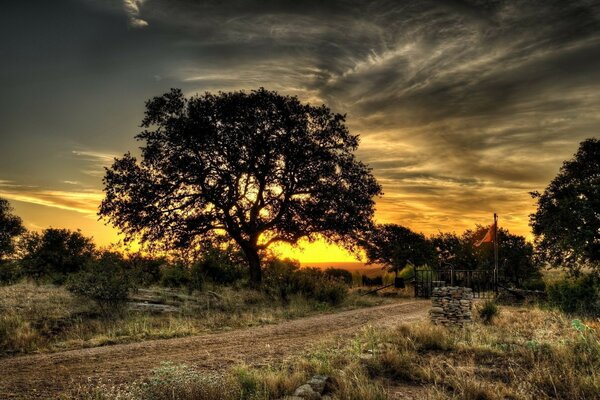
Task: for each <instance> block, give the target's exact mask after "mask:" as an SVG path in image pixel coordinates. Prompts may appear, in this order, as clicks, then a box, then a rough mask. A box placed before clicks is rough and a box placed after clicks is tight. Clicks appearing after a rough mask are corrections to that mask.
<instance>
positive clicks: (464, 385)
mask: <svg viewBox="0 0 600 400" xmlns="http://www.w3.org/2000/svg"><path fill="white" fill-rule="evenodd" d="M599 329H600V324H598V322H597V321H594V320H589V319H571V318H569V317H566V316H565V315H564V314H562V313H560V312H558V311H550V310H545V309H540V308H537V307H510V306H503V307H502V308H501V311H500V313H499V314H498V315H497V316H496V318H494V319H493V321H492V322H488V323H483V321H481V320H478V321H476V322H475V323H473V324H471V325H469V326H467V327H466V328H464V329H448V328H444V327H439V326H434V325H431V324H429V323H428V322H423V323H417V324H411V325H401V326H398V327H396V328H393V329H374V328H370V327H367V328H365V329H364V330H363V331H362V332H360V333H358V334H357V335H356V336H355V337H354V338H353V339H350V340H347V341H344V342H326V343H323V345H322V346H321V348H319V349H318V350H316V351H313V352H310V353H307V354H305V355H303V356H300V357H296V358H294V359H292V360H290V361H289V362H286V363H283V364H281V365H277V366H269V367H261V368H256V367H255V368H252V367H249V366H243V365H242V366H237V367H235V368H232V369H230V370H228V371H226V372H223V373H221V374H218V375H215V374H213V373H206V372H204V371H198V370H195V369H193V368H192V367H190V366H185V365H173V364H169V363H165V364H164V365H163V366H162V367H160V368H158V369H156V370H154V371H153V372H152V373H151V374H150V375H149V376H148V377H147V378H145V379H142V380H140V381H138V382H136V383H134V384H131V385H116V386H115V385H111V384H110V383H109V382H104V383H102V382H100V383H98V382H95V383H89V384H87V385H81V386H78V387H76V388H73V390H72V392H71V393H70V394H68V395H65V397H64V398H65V399H112V398H126V399H157V400H162V399H165V400H166V399H172V398H177V399H182V400H204V399H213V398H214V399H239V398H244V399H276V398H280V397H283V396H285V395H291V394H292V393H293V391H294V389H295V388H297V387H298V386H299V385H300V384H302V383H303V382H305V381H306V380H307V379H308V378H310V377H311V376H312V375H315V374H324V375H327V376H330V377H331V378H332V381H333V385H332V389H331V393H330V396H332V398H334V399H366V400H369V399H386V398H388V395H389V393H390V390H392V389H393V388H394V387H397V386H402V387H407V386H408V387H412V388H414V389H415V390H417V391H418V392H419V393H421V394H422V396H423V398H427V399H467V400H469V399H473V400H475V399H540V398H563V399H592V398H596V396H597V394H598V393H600V375H598V371H599V370H600V336H599V332H600V331H599ZM119 396H120V397H119Z"/></svg>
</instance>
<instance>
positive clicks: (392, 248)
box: [362, 224, 433, 273]
mask: <svg viewBox="0 0 600 400" xmlns="http://www.w3.org/2000/svg"><path fill="white" fill-rule="evenodd" d="M362 246H363V248H364V249H365V252H366V255H367V259H368V261H369V263H378V264H383V265H385V266H386V267H387V268H388V270H390V271H392V272H396V273H397V272H398V271H400V270H401V269H402V268H404V267H405V266H406V265H407V264H409V263H412V264H413V265H416V266H420V265H424V264H427V263H430V262H431V261H432V259H433V247H432V245H431V242H430V241H429V240H427V239H426V238H425V236H424V235H423V234H422V233H416V232H413V231H411V230H410V229H408V228H406V227H404V226H401V225H397V224H384V225H377V226H375V227H374V228H373V229H372V230H371V231H370V232H369V233H368V234H367V235H366V238H365V240H363V242H362Z"/></svg>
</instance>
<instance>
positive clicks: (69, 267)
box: [21, 228, 95, 281]
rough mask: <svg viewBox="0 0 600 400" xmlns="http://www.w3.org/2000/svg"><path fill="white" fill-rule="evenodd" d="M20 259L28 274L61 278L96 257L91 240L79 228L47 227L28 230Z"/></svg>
mask: <svg viewBox="0 0 600 400" xmlns="http://www.w3.org/2000/svg"><path fill="white" fill-rule="evenodd" d="M23 251H24V253H25V254H24V256H23V258H22V260H21V263H22V264H23V269H24V271H25V273H26V274H27V275H29V276H31V277H33V278H35V279H40V278H42V277H48V276H50V277H52V278H53V279H57V281H60V280H62V279H64V278H66V275H67V274H71V273H74V272H78V271H80V270H81V269H82V268H83V267H84V266H85V264H86V263H87V262H88V261H90V260H91V259H92V258H93V256H94V251H95V246H94V243H93V242H92V239H90V238H88V237H85V236H83V234H82V233H81V232H79V231H70V230H68V229H56V228H48V229H44V231H42V232H41V233H37V232H29V233H28V234H27V235H25V236H24V240H23Z"/></svg>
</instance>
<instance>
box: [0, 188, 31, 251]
mask: <svg viewBox="0 0 600 400" xmlns="http://www.w3.org/2000/svg"><path fill="white" fill-rule="evenodd" d="M24 232H25V228H24V227H23V222H22V221H21V218H19V217H18V216H16V215H14V214H13V210H12V207H11V206H10V204H9V203H8V201H7V200H5V199H2V198H0V261H2V259H3V258H4V257H6V256H8V255H10V254H12V253H13V252H14V250H15V238H16V237H17V236H19V235H21V234H22V233H24Z"/></svg>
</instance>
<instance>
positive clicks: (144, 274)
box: [125, 253, 167, 287]
mask: <svg viewBox="0 0 600 400" xmlns="http://www.w3.org/2000/svg"><path fill="white" fill-rule="evenodd" d="M166 263H167V261H166V259H165V258H163V257H150V256H145V255H143V254H141V253H135V254H131V255H129V257H128V258H127V260H126V263H125V268H126V269H127V271H128V272H129V274H130V276H131V278H132V279H133V281H134V282H135V283H136V285H137V286H141V287H147V286H150V285H155V284H157V283H159V282H160V268H161V266H162V265H164V264H166Z"/></svg>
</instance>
